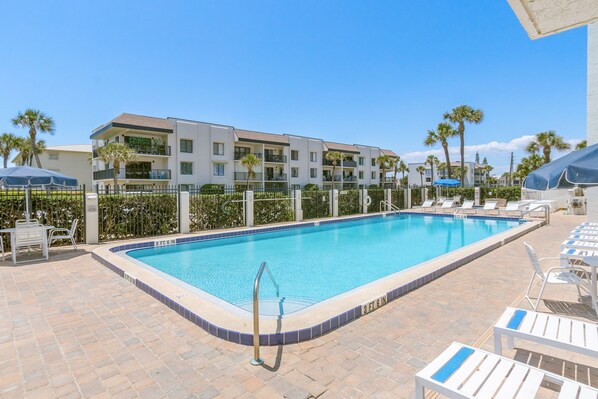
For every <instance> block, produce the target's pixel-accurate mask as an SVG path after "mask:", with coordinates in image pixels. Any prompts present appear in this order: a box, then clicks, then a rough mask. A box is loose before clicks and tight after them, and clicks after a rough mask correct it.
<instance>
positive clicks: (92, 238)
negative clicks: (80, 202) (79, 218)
mask: <svg viewBox="0 0 598 399" xmlns="http://www.w3.org/2000/svg"><path fill="white" fill-rule="evenodd" d="M99 236H100V229H99V219H98V195H97V194H85V243H86V244H97V243H98V242H99V238H100V237H99Z"/></svg>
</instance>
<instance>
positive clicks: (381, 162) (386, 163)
mask: <svg viewBox="0 0 598 399" xmlns="http://www.w3.org/2000/svg"><path fill="white" fill-rule="evenodd" d="M390 162H391V158H390V157H389V156H388V155H380V156H379V157H378V158H376V163H377V164H378V166H380V171H381V172H382V173H381V174H382V177H381V179H380V187H381V188H384V181H385V180H386V170H387V169H389V168H390Z"/></svg>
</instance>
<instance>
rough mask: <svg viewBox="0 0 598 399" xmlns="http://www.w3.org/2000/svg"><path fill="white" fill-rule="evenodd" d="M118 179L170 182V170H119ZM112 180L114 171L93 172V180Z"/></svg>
mask: <svg viewBox="0 0 598 399" xmlns="http://www.w3.org/2000/svg"><path fill="white" fill-rule="evenodd" d="M117 177H118V178H119V179H140V180H170V178H171V172H170V169H152V170H142V169H130V168H121V169H120V170H119V173H118V176H117ZM113 178H114V169H106V170H98V171H96V172H93V179H94V180H106V179H113Z"/></svg>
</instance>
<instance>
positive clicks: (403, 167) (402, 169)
mask: <svg viewBox="0 0 598 399" xmlns="http://www.w3.org/2000/svg"><path fill="white" fill-rule="evenodd" d="M399 172H401V174H402V175H403V177H401V181H404V180H405V173H409V168H408V167H407V164H406V163H405V162H403V161H402V160H401V161H399Z"/></svg>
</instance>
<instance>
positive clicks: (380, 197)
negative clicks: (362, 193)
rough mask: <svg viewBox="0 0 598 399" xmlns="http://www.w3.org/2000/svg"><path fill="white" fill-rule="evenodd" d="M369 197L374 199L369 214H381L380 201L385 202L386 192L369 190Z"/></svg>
mask: <svg viewBox="0 0 598 399" xmlns="http://www.w3.org/2000/svg"><path fill="white" fill-rule="evenodd" d="M370 187H371V186H370ZM368 196H369V197H370V198H371V199H372V203H371V204H370V206H368V213H374V212H380V201H384V190H382V189H381V188H378V189H375V188H374V189H368Z"/></svg>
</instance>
